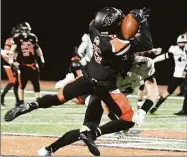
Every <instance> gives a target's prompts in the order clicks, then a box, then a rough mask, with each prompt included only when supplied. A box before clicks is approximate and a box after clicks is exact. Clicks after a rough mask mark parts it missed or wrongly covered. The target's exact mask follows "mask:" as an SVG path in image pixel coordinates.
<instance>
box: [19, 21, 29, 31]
mask: <svg viewBox="0 0 187 157" xmlns="http://www.w3.org/2000/svg"><path fill="white" fill-rule="evenodd" d="M30 31H31V26H30V24H29V23H28V22H23V23H21V24H20V32H21V33H22V34H25V33H29V32H30Z"/></svg>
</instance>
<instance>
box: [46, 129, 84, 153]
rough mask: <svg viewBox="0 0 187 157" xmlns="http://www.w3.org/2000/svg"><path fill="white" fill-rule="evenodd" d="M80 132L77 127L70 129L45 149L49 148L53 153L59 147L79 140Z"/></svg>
mask: <svg viewBox="0 0 187 157" xmlns="http://www.w3.org/2000/svg"><path fill="white" fill-rule="evenodd" d="M79 137H80V132H79V129H77V130H72V131H69V132H67V133H65V134H64V135H63V136H62V137H61V138H59V139H58V140H57V141H55V142H54V143H52V144H51V145H50V146H48V147H46V149H47V150H51V151H52V152H53V153H54V152H55V151H57V150H58V149H60V148H61V147H64V146H67V145H69V144H72V143H74V142H76V141H78V140H79Z"/></svg>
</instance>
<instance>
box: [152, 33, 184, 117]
mask: <svg viewBox="0 0 187 157" xmlns="http://www.w3.org/2000/svg"><path fill="white" fill-rule="evenodd" d="M186 43H187V38H186V37H185V36H184V35H180V36H179V37H178V38H177V45H176V46H173V45H172V46H171V47H170V48H169V51H168V52H167V53H165V54H163V55H160V56H158V57H156V58H155V59H154V62H155V63H156V62H159V61H162V60H165V59H168V58H173V59H174V62H175V71H174V74H173V77H172V79H171V81H170V83H169V85H168V88H167V91H166V92H164V93H163V94H162V95H161V97H160V99H159V100H158V102H157V103H156V105H155V106H154V107H153V108H152V109H151V110H150V113H151V114H152V113H154V112H156V111H157V109H158V108H159V107H160V105H161V104H162V103H163V102H164V101H165V100H166V99H167V97H168V96H170V95H171V94H172V93H173V92H174V91H175V89H176V88H177V87H178V86H179V85H180V84H181V83H182V82H184V76H183V73H184V69H185V66H186V64H187V54H186V52H185V44H186Z"/></svg>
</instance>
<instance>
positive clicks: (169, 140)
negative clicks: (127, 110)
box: [1, 132, 187, 142]
mask: <svg viewBox="0 0 187 157" xmlns="http://www.w3.org/2000/svg"><path fill="white" fill-rule="evenodd" d="M1 135H12V136H33V137H51V138H59V137H62V135H51V134H49V135H46V134H36V133H35V134H32V133H7V132H2V133H1ZM109 136H110V137H111V138H108V137H109ZM115 136H116V137H117V135H114V133H112V134H108V135H103V137H99V138H98V139H99V140H109V141H120V142H123V141H124V140H133V139H134V140H137V141H138V140H139V141H140V140H145V141H151V140H160V141H168V142H171V141H173V140H175V141H176V142H186V141H187V140H184V139H177V138H160V137H141V136H133V137H132V136H130V137H129V136H125V139H117V138H114V137H115Z"/></svg>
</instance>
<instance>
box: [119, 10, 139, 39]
mask: <svg viewBox="0 0 187 157" xmlns="http://www.w3.org/2000/svg"><path fill="white" fill-rule="evenodd" d="M138 29H139V22H138V21H136V20H135V19H134V18H133V17H132V15H131V14H128V15H127V16H125V17H124V19H123V20H122V24H121V33H122V35H123V37H124V38H125V39H130V38H132V37H133V36H134V35H135V34H136V33H137V32H138Z"/></svg>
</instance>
